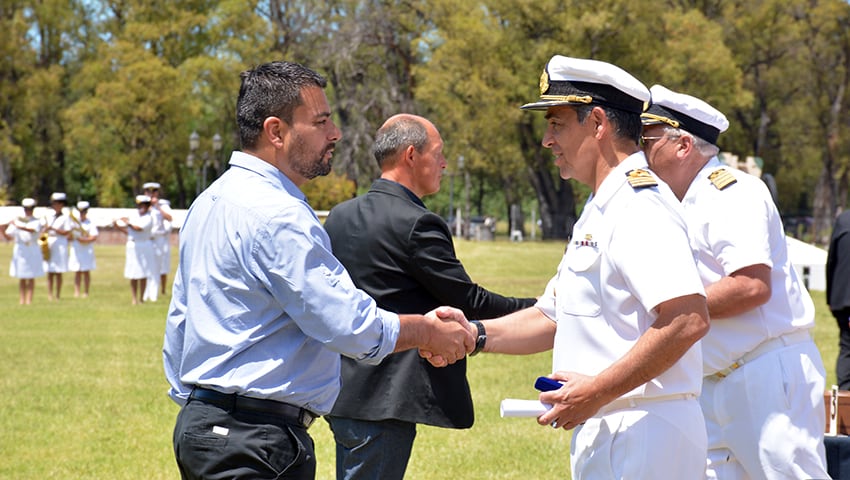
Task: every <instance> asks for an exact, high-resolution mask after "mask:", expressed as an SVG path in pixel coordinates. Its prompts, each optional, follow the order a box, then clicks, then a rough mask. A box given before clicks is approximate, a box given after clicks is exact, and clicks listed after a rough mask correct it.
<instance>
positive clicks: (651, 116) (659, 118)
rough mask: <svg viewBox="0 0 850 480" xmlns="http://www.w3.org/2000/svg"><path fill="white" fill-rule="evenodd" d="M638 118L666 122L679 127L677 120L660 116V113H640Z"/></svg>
mask: <svg viewBox="0 0 850 480" xmlns="http://www.w3.org/2000/svg"><path fill="white" fill-rule="evenodd" d="M640 118H645V119H647V120H653V121H656V122H661V123H666V124H667V125H670V126H671V127H673V128H679V122H677V121H676V120H673V119H672V118H667V117H662V116H661V115H654V114H652V113H641V114H640Z"/></svg>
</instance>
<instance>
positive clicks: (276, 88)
mask: <svg viewBox="0 0 850 480" xmlns="http://www.w3.org/2000/svg"><path fill="white" fill-rule="evenodd" d="M240 78H241V79H242V84H241V86H240V87H239V98H238V99H237V101H236V124H237V126H238V127H239V141H240V143H241V144H242V147H243V148H252V147H255V146H256V145H257V140H258V139H259V138H260V134H261V133H262V131H263V122H264V121H265V120H266V119H267V118H269V117H278V118H280V119H281V120H283V121H284V122H286V123H289V124H291V123H292V114H293V111H294V110H295V108H296V107H298V106H299V105H301V103H302V98H301V90H302V89H303V88H304V87H310V86H316V87H319V88H325V86H326V85H327V80H325V78H324V77H322V76H321V75H319V74H318V73H316V72H314V71H313V70H310V69H309V68H307V67H305V66H303V65H301V64H298V63H293V62H283V61H279V62H270V63H264V64H262V65H259V66H257V67H255V68H253V69H251V70H246V71H244V72H242V73H241V74H240Z"/></svg>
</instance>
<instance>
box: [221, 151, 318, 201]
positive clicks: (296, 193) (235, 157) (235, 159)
mask: <svg viewBox="0 0 850 480" xmlns="http://www.w3.org/2000/svg"><path fill="white" fill-rule="evenodd" d="M230 166H231V167H239V168H243V169H245V170H248V171H251V172H254V173H256V174H257V175H260V176H262V177H265V178H269V179H274V180H277V181H278V182H280V185H281V186H282V187H283V188H284V189H285V190H286V192H287V193H289V194H290V195H292V196H293V197H295V198H297V199H299V200H303V201H305V202H306V201H307V196H306V195H304V192H302V191H301V189H300V188H298V186H297V185H295V183H293V182H292V180H290V179H289V177H287V176H286V175H284V174H283V172H281V171H280V170H278V169H277V167H275V166H274V165H272V164H270V163H269V162H267V161H265V160H262V159H260V158H259V157H256V156H254V155H251V154H250V153H245V152H239V151H234V152H233V154H231V156H230Z"/></svg>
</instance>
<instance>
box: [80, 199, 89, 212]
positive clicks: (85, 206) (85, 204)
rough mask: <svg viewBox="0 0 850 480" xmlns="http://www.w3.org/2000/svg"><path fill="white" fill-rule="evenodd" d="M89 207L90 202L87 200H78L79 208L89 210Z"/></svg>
mask: <svg viewBox="0 0 850 480" xmlns="http://www.w3.org/2000/svg"><path fill="white" fill-rule="evenodd" d="M88 209H89V202H87V201H85V200H80V201H79V202H77V210H88Z"/></svg>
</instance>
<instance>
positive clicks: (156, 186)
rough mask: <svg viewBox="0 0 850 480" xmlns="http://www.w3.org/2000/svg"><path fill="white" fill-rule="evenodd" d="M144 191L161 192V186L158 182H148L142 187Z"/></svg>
mask: <svg viewBox="0 0 850 480" xmlns="http://www.w3.org/2000/svg"><path fill="white" fill-rule="evenodd" d="M142 189H143V190H159V184H158V183H156V182H147V183H145V184H144V185H142Z"/></svg>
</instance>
